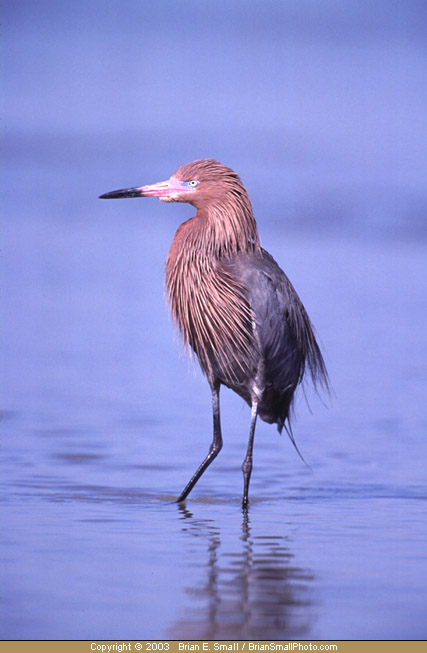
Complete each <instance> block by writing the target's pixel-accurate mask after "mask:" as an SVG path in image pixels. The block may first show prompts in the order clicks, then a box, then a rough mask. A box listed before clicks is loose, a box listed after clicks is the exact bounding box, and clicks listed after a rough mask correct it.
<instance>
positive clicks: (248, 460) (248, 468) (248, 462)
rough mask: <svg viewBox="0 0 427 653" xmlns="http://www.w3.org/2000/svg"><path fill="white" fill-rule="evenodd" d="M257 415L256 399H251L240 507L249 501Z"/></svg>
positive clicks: (246, 504) (245, 506)
mask: <svg viewBox="0 0 427 653" xmlns="http://www.w3.org/2000/svg"><path fill="white" fill-rule="evenodd" d="M257 415H258V400H253V401H252V414H251V429H250V431H249V442H248V450H247V452H246V457H245V459H244V461H243V465H242V471H243V501H242V507H243V508H247V506H248V503H249V481H250V480H251V473H252V451H253V448H254V437H255V425H256V418H257Z"/></svg>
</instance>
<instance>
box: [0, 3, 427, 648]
mask: <svg viewBox="0 0 427 653" xmlns="http://www.w3.org/2000/svg"><path fill="white" fill-rule="evenodd" d="M390 7H392V9H393V10H391V9H390ZM385 8H387V10H385ZM3 13H4V25H5V27H4V33H5V37H4V39H3V43H2V47H3V48H4V54H5V56H6V64H7V65H6V67H5V69H4V72H3V76H4V81H5V88H6V91H7V92H6V95H5V101H4V112H3V113H4V122H3V127H2V132H3V133H2V136H3V142H4V155H5V160H6V163H7V165H6V166H5V167H4V170H3V174H2V186H4V189H3V193H2V215H3V221H2V242H3V245H2V279H3V283H2V306H3V313H4V318H3V320H2V334H1V337H2V352H3V353H2V369H3V374H2V386H3V387H2V401H1V407H2V409H3V412H2V421H1V425H0V434H1V448H0V456H1V467H2V473H1V481H0V483H1V490H2V495H1V496H2V507H1V522H2V524H1V525H2V527H1V534H0V538H1V541H2V549H1V558H0V559H1V567H0V584H1V587H2V592H1V595H2V602H3V605H2V608H1V617H0V635H1V637H2V638H16V639H38V638H40V639H67V638H70V639H86V638H103V639H107V638H110V639H116V638H123V637H125V638H128V639H132V638H135V639H136V638H138V639H142V638H145V639H151V638H185V639H189V638H230V639H231V638H232V639H234V638H252V639H270V638H280V639H287V638H308V639H314V638H335V639H340V638H344V639H345V638H351V639H359V638H360V639H366V638H374V639H376V638H380V639H386V638H392V639H393V638H405V639H412V638H421V639H424V638H426V636H427V626H426V619H425V606H426V601H427V590H426V587H427V553H426V545H425V543H426V539H427V526H426V523H427V520H426V498H427V492H426V455H427V444H426V437H425V434H426V430H427V407H426V406H427V402H426V400H425V398H426V396H427V360H426V358H427V357H426V351H427V347H426V345H427V329H426V328H425V318H426V290H425V279H426V273H427V256H426V254H427V239H426V214H427V187H426V182H425V180H426V178H427V176H426V171H427V158H426V157H427V154H426V153H427V147H426V134H427V130H426V118H425V110H424V107H425V101H426V99H427V83H426V77H425V55H426V43H427V40H426V39H425V34H423V31H425V25H426V23H425V20H424V18H425V8H424V4H423V3H418V2H409V3H408V2H392V3H382V2H376V3H375V8H373V7H370V8H367V7H362V6H361V5H360V3H356V2H354V3H353V2H349V3H345V10H344V5H342V6H341V5H338V4H337V3H334V2H326V3H324V4H323V5H322V9H319V5H318V3H316V2H310V1H308V0H307V1H305V2H289V3H281V2H267V3H263V4H262V5H259V3H251V2H249V3H248V2H245V3H243V2H240V1H238V2H234V3H225V2H224V3H222V2H215V3H206V6H203V8H200V3H196V2H190V1H189V2H186V3H166V2H162V1H161V2H158V3H155V4H154V5H153V3H146V2H130V1H128V2H124V1H123V2H120V3H113V2H103V3H100V2H97V1H96V2H92V3H80V2H77V3H74V4H73V7H71V6H70V7H69V8H68V6H65V5H60V4H58V3H53V2H48V1H46V2H39V3H37V4H34V3H29V2H23V1H21V0H17V1H16V2H14V3H13V5H10V6H8V7H7V8H6V9H5V10H4V12H3ZM200 156H213V157H216V158H218V159H220V160H222V161H223V162H224V163H227V164H229V165H231V166H233V167H234V168H235V169H236V170H237V171H238V172H239V173H240V174H241V176H242V178H243V181H244V183H245V184H246V186H247V188H248V190H249V192H250V196H251V198H252V200H253V203H254V208H255V213H256V217H257V220H258V224H259V228H260V233H261V240H262V244H263V246H264V247H265V248H266V249H268V250H269V251H270V252H271V253H272V254H273V256H274V257H275V258H276V260H277V261H278V262H279V263H280V264H281V265H282V267H283V268H284V269H285V271H286V272H287V274H288V275H289V277H290V278H291V280H292V282H293V283H294V285H295V287H296V288H297V290H298V292H299V294H300V295H301V298H302V299H303V302H304V304H305V305H306V307H307V309H308V311H309V314H310V316H311V318H312V320H313V322H314V324H315V326H316V328H317V332H318V334H319V337H320V340H321V342H322V345H323V350H324V354H325V359H326V362H327V365H328V369H329V374H330V377H331V380H332V385H333V390H334V392H333V394H332V396H331V398H330V399H328V398H324V401H323V402H322V400H321V399H319V398H318V397H316V396H315V395H313V393H312V392H311V391H310V389H309V388H307V393H306V394H307V399H308V404H307V401H306V399H305V397H304V393H302V392H301V393H300V395H299V397H298V402H297V410H296V417H295V423H294V432H295V437H296V439H297V442H298V445H299V448H300V449H301V451H302V453H303V455H304V458H305V459H306V460H307V461H308V462H309V464H310V467H311V471H310V470H309V469H308V468H307V467H306V466H304V465H303V464H302V462H301V461H300V459H299V458H298V456H297V455H296V453H295V451H294V449H293V447H292V445H291V443H290V442H289V440H288V438H287V436H285V435H284V436H279V435H278V434H277V432H276V430H275V429H274V428H273V427H271V426H268V425H266V424H262V423H259V424H258V426H257V433H256V440H255V451H254V472H253V475H252V481H251V505H250V509H249V511H248V514H243V513H242V510H241V507H240V501H241V493H242V475H241V470H240V465H241V462H242V460H243V457H244V455H245V451H246V443H247V435H248V428H249V410H248V408H247V406H246V405H244V404H243V402H242V400H241V399H239V398H238V397H237V396H235V395H233V394H232V393H231V392H229V391H227V390H225V389H224V390H223V391H222V397H221V401H222V416H223V434H224V448H223V450H222V452H221V454H220V456H219V457H218V459H217V460H216V461H215V463H214V464H213V466H212V467H211V468H210V469H209V471H207V472H206V474H205V475H204V476H203V478H202V479H201V480H200V481H199V483H198V485H197V486H196V488H195V489H194V490H193V492H192V494H191V495H190V498H189V500H188V501H187V503H186V506H185V507H182V508H180V507H178V506H177V505H176V504H174V503H173V499H174V498H175V497H176V496H177V495H178V494H179V492H180V491H181V490H182V488H183V487H184V485H185V483H186V482H187V481H188V479H189V477H190V475H191V474H192V473H193V471H194V470H195V468H196V467H197V465H198V464H199V462H200V461H201V460H202V458H203V457H204V455H205V454H206V452H207V449H208V446H209V443H210V439H211V413H210V411H211V407H210V393H209V389H208V386H207V384H206V381H205V380H204V379H203V378H202V376H201V374H200V372H199V371H198V370H197V369H196V367H193V365H192V363H191V362H189V361H188V360H187V359H186V358H185V357H184V355H183V353H182V351H181V350H180V346H179V343H178V339H177V337H176V336H175V337H174V336H173V330H172V325H171V321H170V319H169V316H168V311H167V307H166V305H165V302H164V296H163V295H164V291H163V268H164V259H165V257H166V253H167V250H168V247H169V244H170V242H171V240H172V238H173V235H174V232H175V230H176V228H177V226H178V224H179V223H180V222H181V221H182V220H184V219H186V218H187V217H190V216H191V215H192V210H193V209H192V208H191V207H190V206H181V205H164V204H161V203H159V202H156V201H155V200H129V201H122V202H100V201H99V200H97V196H98V195H99V194H101V193H103V192H106V191H109V190H112V189H114V188H120V187H126V186H133V185H138V184H142V183H150V182H154V181H159V180H162V179H165V178H167V177H168V176H169V175H170V174H171V173H172V172H173V171H174V170H175V169H176V168H177V167H178V166H179V165H180V164H181V163H184V162H186V161H188V160H191V159H194V158H197V157H200Z"/></svg>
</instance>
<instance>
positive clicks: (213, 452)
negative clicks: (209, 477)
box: [177, 381, 222, 503]
mask: <svg viewBox="0 0 427 653" xmlns="http://www.w3.org/2000/svg"><path fill="white" fill-rule="evenodd" d="M219 388H220V383H219V381H213V382H212V383H211V390H212V412H213V440H212V444H211V446H210V447H209V453H208V455H207V456H206V458H205V459H204V461H203V462H202V464H201V465H200V467H199V468H198V469H197V471H196V472H195V473H194V474H193V476H192V477H191V478H190V480H189V481H188V483H187V485H186V486H185V488H184V489H183V491H182V492H181V494H180V495H179V497H178V499H177V503H181V501H184V499H185V498H186V497H187V496H188V495H189V494H190V492H191V490H192V489H193V487H194V486H195V485H196V483H197V481H198V480H199V478H200V477H201V475H202V474H203V472H204V471H205V470H206V469H207V468H208V467H209V465H210V464H211V462H212V461H213V460H214V459H215V458H216V457H217V455H218V454H219V452H220V451H221V449H222V435H221V420H220V414H219Z"/></svg>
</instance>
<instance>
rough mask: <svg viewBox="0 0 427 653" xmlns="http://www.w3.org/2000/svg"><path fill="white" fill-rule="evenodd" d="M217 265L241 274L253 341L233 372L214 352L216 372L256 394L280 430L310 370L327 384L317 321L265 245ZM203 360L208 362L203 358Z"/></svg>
mask: <svg viewBox="0 0 427 653" xmlns="http://www.w3.org/2000/svg"><path fill="white" fill-rule="evenodd" d="M218 265H219V267H222V268H224V269H225V270H226V272H227V273H228V274H229V275H230V276H232V277H233V278H235V279H238V280H239V285H240V287H241V289H242V293H243V295H244V297H245V300H246V301H247V303H248V305H249V307H250V309H251V314H252V318H253V319H252V324H251V325H248V328H249V329H250V330H251V333H252V337H253V343H252V345H253V346H252V351H251V355H250V356H248V360H247V361H245V365H244V366H243V367H238V366H237V365H234V366H233V369H232V370H230V371H229V373H227V372H224V370H223V369H220V368H219V367H218V366H216V365H215V359H214V357H213V358H212V359H211V366H212V369H213V372H214V375H215V376H216V378H217V379H218V380H219V381H220V382H221V383H223V384H224V385H226V386H228V387H229V388H231V389H232V390H234V391H235V392H237V394H239V395H240V396H241V397H242V398H243V399H244V400H245V401H246V402H247V403H248V404H249V405H251V404H252V402H253V399H254V397H255V396H256V397H257V398H258V399H259V404H258V414H259V416H260V417H261V419H263V420H264V421H265V422H268V423H270V424H271V423H277V426H278V429H279V431H281V430H282V428H283V426H284V425H285V422H286V421H287V420H288V421H289V417H290V410H291V406H292V400H293V396H294V392H295V390H296V387H297V386H298V384H299V383H300V382H301V381H302V380H303V378H304V375H305V372H306V371H308V372H309V373H310V375H311V378H312V380H313V382H314V385H316V384H317V382H320V383H321V384H322V385H324V386H326V387H327V373H326V369H325V364H324V361H323V358H322V354H321V352H320V349H319V346H318V344H317V342H316V338H315V335H314V331H313V326H312V324H311V322H310V319H309V317H308V315H307V312H306V310H305V308H304V306H303V304H302V302H301V300H300V299H299V297H298V295H297V293H296V291H295V289H294V287H293V286H292V284H291V282H290V281H289V279H288V278H287V276H286V275H285V273H284V272H283V270H281V268H280V267H279V266H278V264H277V263H276V261H275V260H274V259H273V257H272V256H271V255H270V254H269V253H268V252H266V251H265V250H261V251H260V252H259V253H249V254H247V253H241V254H236V255H234V256H232V257H230V258H226V259H223V260H220V261H219V263H218ZM200 363H201V365H202V368H204V367H205V365H204V363H203V360H201V361H200Z"/></svg>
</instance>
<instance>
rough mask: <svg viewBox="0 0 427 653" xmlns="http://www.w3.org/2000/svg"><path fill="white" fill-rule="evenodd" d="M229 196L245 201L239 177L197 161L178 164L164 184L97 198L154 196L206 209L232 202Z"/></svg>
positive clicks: (214, 163)
mask: <svg viewBox="0 0 427 653" xmlns="http://www.w3.org/2000/svg"><path fill="white" fill-rule="evenodd" d="M233 195H234V196H236V195H237V196H245V197H246V198H247V193H246V190H245V188H244V186H243V184H242V182H241V181H240V178H239V176H238V175H237V174H236V173H235V172H234V171H233V170H232V169H231V168H228V167H227V166H225V165H223V164H222V163H219V161H215V160H214V159H198V160H197V161H192V162H191V163H186V164H184V165H182V166H181V167H180V168H178V170H177V171H176V172H175V173H174V174H173V175H172V176H171V177H170V178H169V179H167V180H166V181H160V182H158V183H156V184H148V185H147V186H136V187H134V188H124V189H121V190H114V191H112V192H110V193H105V194H104V195H101V196H100V198H101V199H118V198H124V197H158V198H159V200H161V201H162V202H186V203H188V204H192V205H193V206H195V207H196V208H198V209H206V208H208V207H209V205H212V204H215V203H223V202H224V199H225V198H226V197H229V199H232V197H233ZM248 201H249V200H248Z"/></svg>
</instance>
